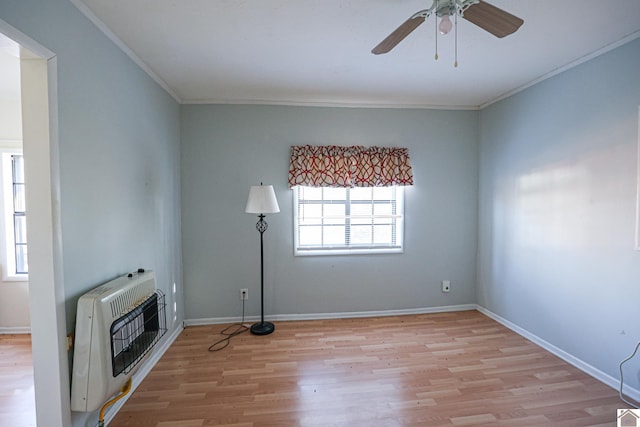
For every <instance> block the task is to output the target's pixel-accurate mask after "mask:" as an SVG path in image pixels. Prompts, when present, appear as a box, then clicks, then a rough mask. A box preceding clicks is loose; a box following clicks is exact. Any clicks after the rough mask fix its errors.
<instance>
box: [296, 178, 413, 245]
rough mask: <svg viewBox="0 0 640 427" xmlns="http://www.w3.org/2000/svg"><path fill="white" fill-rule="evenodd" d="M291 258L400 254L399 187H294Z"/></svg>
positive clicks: (401, 232) (401, 213)
mask: <svg viewBox="0 0 640 427" xmlns="http://www.w3.org/2000/svg"><path fill="white" fill-rule="evenodd" d="M293 190H294V192H293V193H294V203H293V205H294V209H295V212H294V215H293V216H294V240H295V255H331V254H355V253H389V252H402V249H403V246H402V238H403V228H404V227H403V209H404V199H403V194H404V192H403V187H400V186H391V187H352V188H350V187H346V188H334V187H304V186H296V187H294V189H293Z"/></svg>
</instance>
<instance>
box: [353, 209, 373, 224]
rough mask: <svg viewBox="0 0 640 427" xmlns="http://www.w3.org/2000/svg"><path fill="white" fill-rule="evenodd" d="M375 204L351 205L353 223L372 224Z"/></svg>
mask: <svg viewBox="0 0 640 427" xmlns="http://www.w3.org/2000/svg"><path fill="white" fill-rule="evenodd" d="M372 215H373V206H371V204H366V205H362V204H357V205H351V224H371V216H372Z"/></svg>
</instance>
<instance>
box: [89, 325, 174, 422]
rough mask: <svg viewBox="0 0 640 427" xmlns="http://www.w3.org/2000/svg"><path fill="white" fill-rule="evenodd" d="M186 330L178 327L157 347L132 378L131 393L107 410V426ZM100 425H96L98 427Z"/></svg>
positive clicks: (105, 419)
mask: <svg viewBox="0 0 640 427" xmlns="http://www.w3.org/2000/svg"><path fill="white" fill-rule="evenodd" d="M183 329H184V328H183V327H182V325H180V326H178V327H177V328H176V329H174V330H173V332H172V333H171V335H169V336H168V337H167V338H166V339H165V340H164V342H163V343H162V344H160V345H159V346H157V347H156V349H155V350H154V351H153V352H152V353H151V354H150V355H149V358H148V359H147V361H146V362H145V363H144V364H143V365H142V366H141V367H140V369H139V370H138V372H136V373H135V374H134V375H133V377H132V384H131V391H130V392H129V393H128V394H127V395H126V396H124V397H123V398H122V399H120V400H118V401H117V402H116V403H115V404H114V405H113V406H112V407H111V408H109V409H108V410H107V413H106V414H105V417H104V422H105V425H107V426H108V425H109V423H110V422H111V421H113V419H114V418H115V416H116V414H117V413H118V412H119V411H120V409H121V408H122V407H123V406H124V404H125V403H126V402H127V400H129V398H130V397H131V395H132V394H133V392H134V391H136V388H138V386H139V385H140V384H142V381H143V380H144V379H145V378H146V377H147V375H149V372H151V370H152V369H153V368H154V366H156V364H157V363H158V362H159V361H160V359H161V358H162V356H163V355H164V354H165V353H166V351H167V350H168V349H169V347H171V345H172V344H173V343H174V341H175V340H176V339H177V338H178V336H179V335H180V333H181V332H182V330H183ZM97 425H98V424H97V423H96V426H97Z"/></svg>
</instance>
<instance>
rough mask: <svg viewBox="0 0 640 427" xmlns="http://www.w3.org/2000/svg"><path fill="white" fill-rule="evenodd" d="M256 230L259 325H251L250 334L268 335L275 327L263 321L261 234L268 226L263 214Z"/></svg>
mask: <svg viewBox="0 0 640 427" xmlns="http://www.w3.org/2000/svg"><path fill="white" fill-rule="evenodd" d="M258 218H260V219H259V220H258V222H257V223H256V230H258V231H259V232H260V323H254V324H253V325H251V333H252V334H254V335H268V334H270V333H271V332H273V331H274V329H275V326H274V324H273V323H271V322H265V321H264V243H263V236H262V235H263V234H264V232H265V231H267V228H268V227H269V224H267V221H265V220H264V214H260V215H258Z"/></svg>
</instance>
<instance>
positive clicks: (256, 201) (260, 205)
mask: <svg viewBox="0 0 640 427" xmlns="http://www.w3.org/2000/svg"><path fill="white" fill-rule="evenodd" d="M245 212H246V213H251V214H269V213H278V212H280V207H279V206H278V200H277V199H276V193H275V192H274V191H273V185H252V186H251V189H250V190H249V198H248V199H247V207H246V208H245Z"/></svg>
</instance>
